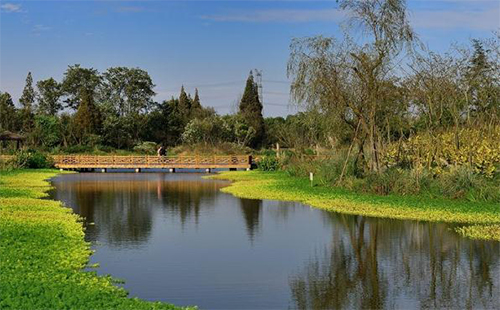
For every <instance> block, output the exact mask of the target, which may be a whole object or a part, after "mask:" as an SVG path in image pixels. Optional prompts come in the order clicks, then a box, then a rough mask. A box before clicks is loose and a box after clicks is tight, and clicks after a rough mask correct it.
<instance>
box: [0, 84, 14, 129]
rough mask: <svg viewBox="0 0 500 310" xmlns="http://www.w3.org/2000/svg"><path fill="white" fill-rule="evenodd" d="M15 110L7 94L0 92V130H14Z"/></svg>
mask: <svg viewBox="0 0 500 310" xmlns="http://www.w3.org/2000/svg"><path fill="white" fill-rule="evenodd" d="M15 120H16V108H15V107H14V102H13V101H12V97H11V96H10V94H9V93H7V92H5V93H2V92H1V91H0V130H10V131H12V130H14V129H15V128H14V127H15V123H16V121H15Z"/></svg>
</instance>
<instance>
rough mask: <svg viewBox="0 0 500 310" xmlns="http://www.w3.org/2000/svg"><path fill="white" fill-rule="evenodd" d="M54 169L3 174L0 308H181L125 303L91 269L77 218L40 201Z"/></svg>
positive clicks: (130, 300) (122, 292)
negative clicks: (85, 268)
mask: <svg viewBox="0 0 500 310" xmlns="http://www.w3.org/2000/svg"><path fill="white" fill-rule="evenodd" d="M57 173H59V172H58V171H56V170H16V171H10V172H5V171H0V275H1V281H0V309H180V308H178V307H175V306H173V305H171V304H167V303H161V302H147V301H143V300H140V299H137V298H127V292H126V291H125V290H124V289H123V288H120V287H118V286H115V283H114V281H113V279H112V278H111V277H104V276H97V274H96V272H95V271H92V272H87V271H83V270H82V269H83V268H84V267H86V266H87V263H88V259H89V256H90V254H91V250H90V247H89V243H87V242H85V241H84V238H83V237H84V232H83V228H82V224H81V221H80V219H79V218H78V216H77V215H75V214H74V213H72V211H71V210H70V209H68V208H64V207H62V205H61V203H60V202H58V201H53V200H47V199H41V198H42V197H45V196H46V191H47V190H48V189H50V184H49V183H48V182H47V181H46V179H47V178H50V177H53V176H55V175H56V174H57Z"/></svg>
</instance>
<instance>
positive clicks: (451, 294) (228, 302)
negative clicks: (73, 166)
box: [52, 173, 500, 309]
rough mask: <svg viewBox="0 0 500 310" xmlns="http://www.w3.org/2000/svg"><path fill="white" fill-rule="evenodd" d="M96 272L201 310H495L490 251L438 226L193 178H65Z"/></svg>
mask: <svg viewBox="0 0 500 310" xmlns="http://www.w3.org/2000/svg"><path fill="white" fill-rule="evenodd" d="M54 185H55V187H56V190H55V191H54V193H53V194H52V197H53V198H55V199H59V200H62V201H63V202H65V203H66V204H67V205H69V206H71V207H72V208H73V209H74V210H75V212H76V213H78V214H80V215H82V216H83V217H85V223H86V226H87V230H86V238H87V240H89V241H92V242H94V248H95V249H96V253H95V254H94V255H93V256H92V257H91V262H98V263H100V265H101V267H100V268H99V269H98V272H99V273H101V274H107V273H110V274H112V275H113V276H115V277H118V278H122V279H125V281H126V282H125V288H126V289H127V290H129V291H130V292H131V295H132V296H137V297H141V298H145V299H149V300H163V301H168V302H173V303H176V304H179V305H192V304H195V305H198V306H200V308H202V309H249V308H250V309H269V308H273V309H283V308H296V309H343V308H355V309H359V308H363V309H377V308H391V309H392V308H399V309H414V308H453V309H462V308H481V309H489V308H496V309H500V301H499V299H498V296H500V243H499V242H485V241H474V240H469V239H464V238H461V237H460V236H459V235H457V234H456V233H455V232H454V231H453V230H452V229H451V228H452V226H451V225H449V224H439V223H438V224H436V223H423V222H416V221H396V220H384V219H374V218H365V217H360V216H349V215H342V214H337V213H331V212H326V211H322V210H318V209H314V208H310V207H308V206H304V205H301V204H299V203H292V202H277V201H267V200H250V199H239V198H236V197H233V196H231V195H228V194H224V193H221V192H220V188H221V187H223V186H226V185H227V183H225V182H220V181H211V180H203V179H201V178H200V176H199V175H196V174H161V173H158V174H154V173H144V174H132V173H129V174H121V173H113V174H92V173H88V174H72V175H62V176H60V177H58V178H56V179H55V180H54Z"/></svg>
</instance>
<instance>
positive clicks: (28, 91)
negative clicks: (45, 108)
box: [19, 72, 36, 111]
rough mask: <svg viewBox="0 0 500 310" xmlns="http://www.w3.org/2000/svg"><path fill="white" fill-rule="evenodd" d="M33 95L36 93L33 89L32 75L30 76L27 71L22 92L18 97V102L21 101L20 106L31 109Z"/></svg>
mask: <svg viewBox="0 0 500 310" xmlns="http://www.w3.org/2000/svg"><path fill="white" fill-rule="evenodd" d="M35 96H36V93H35V90H34V89H33V77H32V76H31V72H28V76H27V77H26V85H25V86H24V89H23V94H22V95H21V98H19V102H20V103H21V106H22V108H23V109H27V110H29V111H33V105H34V103H35Z"/></svg>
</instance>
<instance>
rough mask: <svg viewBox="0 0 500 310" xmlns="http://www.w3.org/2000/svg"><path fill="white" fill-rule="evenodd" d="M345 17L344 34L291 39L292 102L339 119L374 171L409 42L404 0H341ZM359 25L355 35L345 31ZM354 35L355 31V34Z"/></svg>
mask: <svg viewBox="0 0 500 310" xmlns="http://www.w3.org/2000/svg"><path fill="white" fill-rule="evenodd" d="M338 2H339V7H340V9H341V10H343V11H345V12H346V13H347V14H348V15H349V16H350V18H349V19H348V20H346V24H345V25H346V26H348V27H344V29H345V30H344V34H343V38H341V39H336V38H326V37H322V36H317V37H312V38H303V39H294V40H293V41H292V44H291V53H290V60H289V62H288V75H289V77H291V78H292V79H293V82H292V86H291V95H292V97H293V98H294V100H295V101H296V102H298V103H299V104H302V105H304V106H306V107H308V108H311V109H319V110H321V111H323V113H325V115H327V116H328V117H329V119H330V121H331V122H332V123H335V122H338V121H342V122H345V123H346V124H348V125H349V126H351V128H352V129H353V133H355V134H356V135H357V139H356V137H355V138H354V139H356V140H357V141H358V143H359V148H360V152H359V156H360V157H361V158H367V159H368V160H369V162H368V163H369V170H370V171H377V172H378V171H379V170H380V163H379V157H380V156H379V152H380V150H379V149H380V146H379V145H380V140H381V139H382V137H381V128H382V127H383V126H384V125H383V124H384V122H385V120H386V119H387V113H391V111H393V110H395V109H393V108H392V107H391V108H389V107H388V105H392V104H399V103H400V102H398V101H397V100H395V92H397V85H396V82H397V79H396V70H395V67H396V66H395V62H396V60H397V59H398V60H399V59H400V57H403V56H404V54H403V53H402V52H405V51H410V50H412V47H413V42H414V40H415V34H414V32H413V30H412V29H411V27H410V25H409V20H408V16H407V13H406V3H405V1H404V0H370V1H366V0H340V1H338ZM352 29H354V30H356V29H359V30H360V31H361V34H362V35H361V38H360V40H359V42H358V41H356V40H354V39H353V38H352V37H353V36H351V33H350V32H349V30H352ZM358 37H359V36H358Z"/></svg>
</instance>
